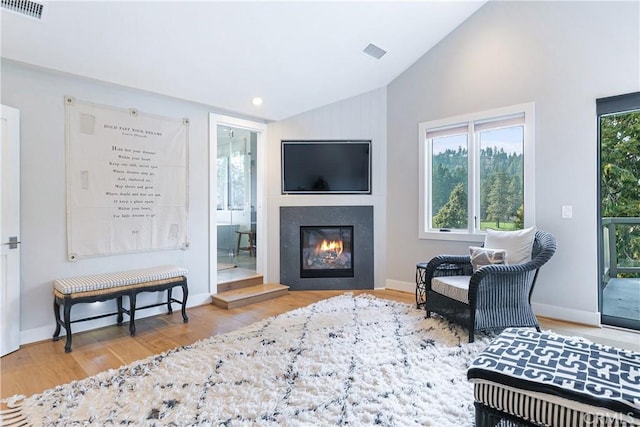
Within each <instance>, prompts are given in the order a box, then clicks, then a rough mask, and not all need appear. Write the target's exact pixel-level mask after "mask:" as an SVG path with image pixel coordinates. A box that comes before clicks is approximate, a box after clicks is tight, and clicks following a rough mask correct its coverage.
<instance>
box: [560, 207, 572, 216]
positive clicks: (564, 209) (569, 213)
mask: <svg viewBox="0 0 640 427" xmlns="http://www.w3.org/2000/svg"><path fill="white" fill-rule="evenodd" d="M571 218H573V206H571V205H563V206H562V219H571Z"/></svg>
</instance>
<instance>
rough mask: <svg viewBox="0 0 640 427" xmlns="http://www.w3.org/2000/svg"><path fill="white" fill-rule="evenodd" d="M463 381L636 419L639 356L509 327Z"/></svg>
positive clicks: (639, 403)
mask: <svg viewBox="0 0 640 427" xmlns="http://www.w3.org/2000/svg"><path fill="white" fill-rule="evenodd" d="M467 377H468V378H469V379H473V378H478V379H483V380H488V381H493V382H496V383H499V384H503V385H507V386H511V387H515V388H519V389H524V390H529V391H534V392H541V393H548V394H552V395H556V396H561V397H564V398H567V399H571V400H574V401H578V402H581V403H585V404H589V405H594V406H599V407H604V408H608V409H611V410H614V411H617V412H620V413H626V414H629V415H632V416H634V417H640V353H637V352H634V351H631V350H624V349H619V348H615V347H610V346H604V345H600V344H595V343H591V342H588V341H581V340H578V339H575V338H570V337H565V336H561V335H556V334H551V333H541V332H536V331H532V330H530V329H518V328H509V329H506V330H505V331H503V332H502V333H501V334H500V335H499V336H498V337H497V338H495V339H494V340H493V341H492V343H491V344H490V345H489V346H488V347H487V348H486V349H485V350H484V351H482V353H480V355H479V356H478V357H477V358H476V359H475V360H474V361H473V363H472V365H471V366H470V368H469V370H468V371H467Z"/></svg>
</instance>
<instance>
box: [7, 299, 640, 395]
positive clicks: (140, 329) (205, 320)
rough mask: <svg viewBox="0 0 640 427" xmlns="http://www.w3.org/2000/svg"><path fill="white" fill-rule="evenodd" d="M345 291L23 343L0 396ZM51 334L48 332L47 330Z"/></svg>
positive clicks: (10, 359) (614, 339) (623, 336)
mask: <svg viewBox="0 0 640 427" xmlns="http://www.w3.org/2000/svg"><path fill="white" fill-rule="evenodd" d="M344 292H345V291H292V292H289V293H288V294H287V295H285V296H282V297H279V298H276V299H274V300H270V301H268V302H267V303H259V304H253V305H249V306H245V307H239V308H236V309H233V310H224V309H221V308H218V307H215V306H214V305H211V304H208V305H203V306H199V307H192V308H189V309H188V311H187V313H188V315H189V323H187V324H184V323H182V316H181V315H180V312H179V310H178V311H177V312H174V313H173V314H172V315H159V316H154V317H148V318H144V319H139V320H136V329H137V333H136V336H135V337H130V336H129V333H128V327H127V324H126V323H125V324H124V326H120V327H118V326H109V327H105V328H100V329H96V330H93V331H87V332H81V333H78V334H74V335H73V351H72V352H71V353H65V352H64V339H61V340H60V341H58V342H53V341H51V340H47V341H42V342H38V343H32V344H27V345H24V346H22V347H21V348H20V350H18V351H16V352H14V353H11V354H8V355H6V356H4V357H2V358H0V398H5V397H9V396H12V395H14V394H23V395H26V396H29V395H31V394H34V393H40V392H42V391H44V390H46V389H49V388H52V387H55V386H56V385H60V384H66V383H68V382H71V381H74V380H79V379H82V378H86V377H88V376H91V375H94V374H97V373H98V372H101V371H104V370H107V369H111V368H118V367H120V366H122V365H125V364H128V363H131V362H133V361H135V360H139V359H143V358H145V357H148V356H151V355H154V354H157V353H161V352H163V351H166V350H170V349H172V348H175V347H178V346H181V345H187V344H191V343H193V342H195V341H197V340H200V339H204V338H208V337H210V336H212V335H216V334H221V333H225V332H229V331H232V330H235V329H238V328H241V327H243V326H246V325H249V324H251V323H253V322H256V321H258V320H261V319H265V318H267V317H270V316H275V315H277V314H280V313H284V312H286V311H290V310H293V309H296V308H299V307H304V306H307V305H309V304H312V303H314V302H316V301H319V300H322V299H326V298H330V297H332V296H335V295H339V294H342V293H344ZM353 293H354V294H358V293H371V294H374V295H376V296H378V297H380V298H387V299H390V300H395V301H399V302H404V303H408V304H413V303H414V302H415V299H414V295H413V294H411V293H404V292H397V291H391V290H368V291H353ZM540 323H541V325H542V328H543V329H552V330H555V331H557V332H558V333H562V334H565V335H580V336H584V337H586V338H588V339H590V340H592V341H595V342H601V343H603V344H607V345H613V346H616V347H624V348H628V349H631V350H634V351H640V334H637V333H632V332H627V331H619V330H613V329H601V328H593V327H588V326H584V325H575V324H570V323H566V322H560V321H556V320H550V319H540ZM52 333H53V331H52Z"/></svg>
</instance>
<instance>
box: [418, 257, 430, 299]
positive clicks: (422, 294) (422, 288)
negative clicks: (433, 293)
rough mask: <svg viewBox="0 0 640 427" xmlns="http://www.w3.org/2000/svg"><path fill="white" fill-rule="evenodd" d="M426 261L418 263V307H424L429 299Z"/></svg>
mask: <svg viewBox="0 0 640 427" xmlns="http://www.w3.org/2000/svg"><path fill="white" fill-rule="evenodd" d="M427 264H428V263H426V262H419V263H417V264H416V307H417V308H423V307H424V304H425V302H426V301H427V282H426V279H425V275H426V273H427Z"/></svg>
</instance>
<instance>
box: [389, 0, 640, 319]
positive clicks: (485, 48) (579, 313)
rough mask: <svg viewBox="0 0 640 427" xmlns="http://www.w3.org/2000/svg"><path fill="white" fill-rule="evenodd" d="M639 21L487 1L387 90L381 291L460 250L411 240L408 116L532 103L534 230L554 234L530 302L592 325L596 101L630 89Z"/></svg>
mask: <svg viewBox="0 0 640 427" xmlns="http://www.w3.org/2000/svg"><path fill="white" fill-rule="evenodd" d="M639 21H640V4H639V3H638V2H551V1H546V2H489V3H487V4H486V5H485V6H484V7H482V8H481V9H480V10H479V11H478V12H476V13H475V14H474V15H472V16H471V17H470V18H469V19H468V20H467V21H466V22H464V23H463V24H462V25H461V26H460V27H458V28H457V29H456V30H455V31H454V32H453V33H452V34H450V35H449V36H448V37H447V38H446V39H444V40H443V41H442V42H441V43H440V44H438V45H437V46H436V47H435V48H433V49H432V50H431V51H430V52H428V53H427V54H426V55H425V56H423V57H422V58H421V59H420V60H419V61H418V62H417V63H416V64H414V65H413V66H412V67H411V68H409V69H408V70H407V71H406V72H404V73H403V74H402V75H400V76H399V77H398V78H397V79H396V80H394V81H393V82H392V83H391V84H390V85H389V86H388V88H387V89H388V92H387V97H388V105H387V112H388V114H387V117H388V123H387V126H388V139H389V150H388V164H387V167H388V175H387V185H388V188H389V194H388V203H387V218H388V222H387V224H388V228H387V277H388V281H387V284H388V286H391V287H396V288H404V289H414V287H415V285H414V283H415V282H414V274H415V264H416V262H419V261H427V260H429V259H430V258H431V257H432V256H434V255H436V254H439V253H457V254H462V253H467V251H468V245H469V244H468V243H456V242H443V241H435V240H419V239H418V206H417V199H418V197H417V196H418V180H417V177H418V159H417V155H418V123H420V122H423V121H429V120H435V119H440V118H446V117H449V116H455V115H459V114H464V113H471V112H476V111H483V110H487V109H491V108H496V107H503V106H509V105H514V104H519V103H524V102H529V101H534V102H535V104H536V129H535V132H536V148H535V159H536V181H535V185H536V197H535V200H536V207H535V208H536V211H535V214H536V225H537V227H538V228H540V229H544V230H547V231H549V232H551V233H553V234H554V235H555V236H556V237H557V239H558V251H557V253H556V255H555V256H554V258H553V259H552V260H551V261H550V262H549V263H548V264H547V265H546V266H545V267H543V269H542V270H541V273H540V277H539V280H538V284H537V285H536V289H535V291H534V294H533V298H532V300H533V302H534V309H535V310H536V312H537V313H538V314H540V315H545V316H551V317H556V318H564V319H567V320H574V321H578V322H584V323H594V324H597V323H598V322H599V315H598V288H597V287H598V277H597V275H598V274H597V253H596V251H597V243H596V233H597V215H596V207H597V203H598V201H597V197H596V189H597V180H598V171H597V163H596V154H597V141H596V113H595V111H596V104H595V100H596V98H600V97H605V96H610V95H617V94H623V93H628V92H635V91H638V90H639V89H640V23H639ZM562 205H572V206H573V215H574V216H573V219H571V220H563V219H561V206H562Z"/></svg>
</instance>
